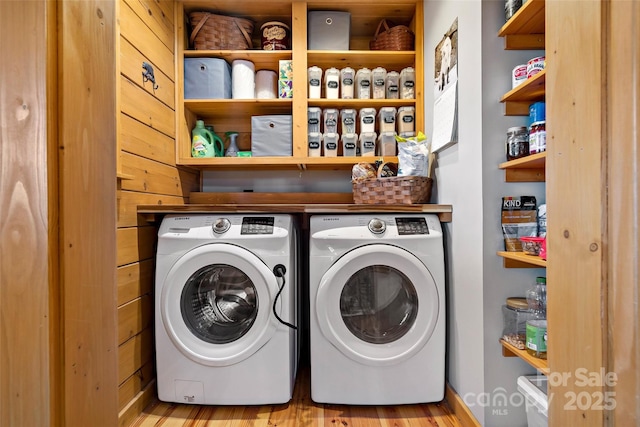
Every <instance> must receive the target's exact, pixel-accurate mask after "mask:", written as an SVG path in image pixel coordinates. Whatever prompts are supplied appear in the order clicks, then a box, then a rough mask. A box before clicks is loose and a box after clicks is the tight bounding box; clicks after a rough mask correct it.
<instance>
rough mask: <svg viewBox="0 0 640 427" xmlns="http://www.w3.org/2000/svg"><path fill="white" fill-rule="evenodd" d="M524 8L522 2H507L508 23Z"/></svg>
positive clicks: (505, 10) (511, 0)
mask: <svg viewBox="0 0 640 427" xmlns="http://www.w3.org/2000/svg"><path fill="white" fill-rule="evenodd" d="M521 7H522V0H506V1H505V2H504V17H505V19H506V20H507V21H508V20H509V19H511V17H512V16H513V15H515V14H516V12H517V11H518V9H520V8H521Z"/></svg>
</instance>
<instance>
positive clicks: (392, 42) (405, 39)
mask: <svg viewBox="0 0 640 427" xmlns="http://www.w3.org/2000/svg"><path fill="white" fill-rule="evenodd" d="M382 27H384V31H382V32H380V30H381V29H382ZM414 41H415V35H414V34H413V32H412V31H411V30H410V29H409V27H407V26H405V25H395V26H394V25H393V24H392V25H391V26H389V23H388V22H387V20H386V19H383V20H382V21H380V23H379V24H378V29H377V30H376V34H375V35H374V36H373V40H371V41H370V42H369V49H371V50H413V49H414Z"/></svg>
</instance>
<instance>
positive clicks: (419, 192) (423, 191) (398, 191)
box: [352, 176, 433, 205]
mask: <svg viewBox="0 0 640 427" xmlns="http://www.w3.org/2000/svg"><path fill="white" fill-rule="evenodd" d="M432 183H433V180H432V179H431V178H427V177H426V176H394V177H390V178H370V179H366V180H363V181H356V182H353V184H352V186H353V201H354V202H355V203H357V204H378V205H396V204H397V205H406V204H415V203H429V200H430V199H431V185H432Z"/></svg>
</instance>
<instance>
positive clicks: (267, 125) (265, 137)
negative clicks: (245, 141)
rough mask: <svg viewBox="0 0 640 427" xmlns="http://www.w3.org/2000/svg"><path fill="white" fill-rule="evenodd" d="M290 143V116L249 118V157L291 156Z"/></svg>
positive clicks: (291, 130)
mask: <svg viewBox="0 0 640 427" xmlns="http://www.w3.org/2000/svg"><path fill="white" fill-rule="evenodd" d="M292 141H293V124H292V121H291V116H287V115H273V116H252V117H251V155H252V156H253V157H264V156H291V154H292V150H293V144H292Z"/></svg>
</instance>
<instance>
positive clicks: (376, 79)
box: [371, 67, 387, 99]
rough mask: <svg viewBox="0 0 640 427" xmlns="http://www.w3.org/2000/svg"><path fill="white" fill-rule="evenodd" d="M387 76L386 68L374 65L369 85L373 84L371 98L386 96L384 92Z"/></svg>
mask: <svg viewBox="0 0 640 427" xmlns="http://www.w3.org/2000/svg"><path fill="white" fill-rule="evenodd" d="M386 77H387V70H386V69H385V68H382V67H376V68H374V69H373V71H371V85H372V86H373V90H372V92H373V94H372V98H373V99H384V98H385V97H386V92H385V79H386Z"/></svg>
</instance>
